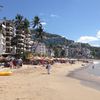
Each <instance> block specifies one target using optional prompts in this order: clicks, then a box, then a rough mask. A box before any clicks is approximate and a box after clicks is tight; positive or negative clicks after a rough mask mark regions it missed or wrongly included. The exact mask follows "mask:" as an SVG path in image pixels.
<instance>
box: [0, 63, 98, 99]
mask: <svg viewBox="0 0 100 100" xmlns="http://www.w3.org/2000/svg"><path fill="white" fill-rule="evenodd" d="M81 64H82V63H80V62H77V63H76V64H73V65H70V64H59V63H56V64H54V65H53V66H52V71H51V74H50V75H48V74H47V70H46V69H45V68H44V67H40V66H35V67H34V65H33V66H30V65H24V66H23V68H20V69H17V70H14V72H13V74H12V75H11V76H0V100H100V91H98V90H96V89H93V88H90V87H87V86H84V85H82V84H81V83H80V81H79V80H76V79H73V78H70V77H67V74H68V73H69V72H70V71H73V70H75V69H77V68H80V67H81Z"/></svg>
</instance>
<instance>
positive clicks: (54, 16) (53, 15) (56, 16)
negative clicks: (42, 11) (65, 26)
mask: <svg viewBox="0 0 100 100" xmlns="http://www.w3.org/2000/svg"><path fill="white" fill-rule="evenodd" d="M50 17H53V18H58V17H59V16H58V15H55V14H51V15H50Z"/></svg>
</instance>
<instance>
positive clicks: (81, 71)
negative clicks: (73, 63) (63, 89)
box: [67, 61, 100, 91]
mask: <svg viewBox="0 0 100 100" xmlns="http://www.w3.org/2000/svg"><path fill="white" fill-rule="evenodd" d="M98 63H99V65H100V61H96V62H95V61H94V63H93V64H94V65H93V64H92V63H89V64H88V65H86V66H83V67H80V68H78V69H75V70H74V71H70V72H69V73H68V74H67V77H70V78H73V79H77V80H79V81H80V83H81V84H82V85H84V86H87V87H90V88H94V89H96V90H99V91H100V76H98V75H95V73H94V72H91V70H93V71H94V69H93V68H92V66H96V64H98ZM90 69H91V70H90Z"/></svg>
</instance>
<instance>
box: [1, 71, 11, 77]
mask: <svg viewBox="0 0 100 100" xmlns="http://www.w3.org/2000/svg"><path fill="white" fill-rule="evenodd" d="M11 74H12V72H11V71H1V72H0V76H10V75H11Z"/></svg>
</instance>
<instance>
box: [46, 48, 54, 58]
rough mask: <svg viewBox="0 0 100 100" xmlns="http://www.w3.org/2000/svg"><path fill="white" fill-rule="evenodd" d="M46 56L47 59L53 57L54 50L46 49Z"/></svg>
mask: <svg viewBox="0 0 100 100" xmlns="http://www.w3.org/2000/svg"><path fill="white" fill-rule="evenodd" d="M47 54H48V56H49V57H54V50H53V49H48V50H47Z"/></svg>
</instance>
